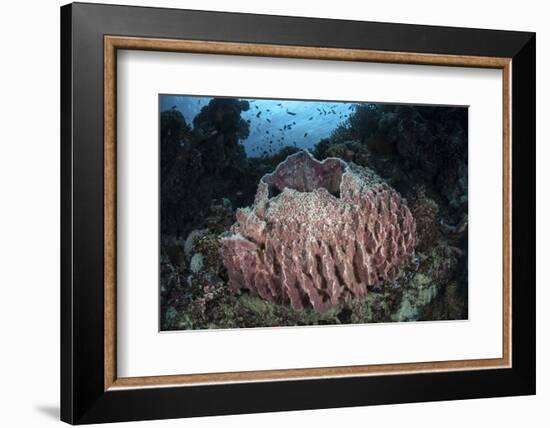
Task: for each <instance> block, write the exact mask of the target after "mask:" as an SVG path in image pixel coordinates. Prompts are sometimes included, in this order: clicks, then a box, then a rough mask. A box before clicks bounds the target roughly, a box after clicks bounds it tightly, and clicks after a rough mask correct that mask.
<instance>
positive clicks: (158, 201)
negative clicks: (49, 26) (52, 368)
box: [61, 3, 535, 424]
mask: <svg viewBox="0 0 550 428" xmlns="http://www.w3.org/2000/svg"><path fill="white" fill-rule="evenodd" d="M61 83H62V84H61V105H62V111H61V129H62V138H61V157H62V159H61V168H62V170H61V194H62V206H61V214H62V218H61V222H62V234H61V247H62V264H61V273H62V281H61V418H62V420H64V421H66V422H69V423H71V424H85V423H98V422H116V421H129V420H144V419H162V418H178V417H190V416H201V415H222V414H232V413H233V414H235V413H249V412H269V411H282V410H297V409H314V408H327V407H343V406H362V405H372V404H388V403H405V402H418V401H435V400H452V399H465V398H478V397H479V398H480V397H496V396H510V395H527V394H534V393H535V257H534V255H535V35H534V34H533V33H526V32H511V31H496V30H481V29H465V28H447V27H434V26H429V27H428V26H418V25H406V24H390V23H371V22H355V21H338V20H327V19H313V18H294V17H282V16H266V15H248V14H233V13H220V12H205V11H191V10H175V9H155V8H140V7H127V6H108V5H92V4H78V3H76V4H70V5H67V6H64V7H62V8H61Z"/></svg>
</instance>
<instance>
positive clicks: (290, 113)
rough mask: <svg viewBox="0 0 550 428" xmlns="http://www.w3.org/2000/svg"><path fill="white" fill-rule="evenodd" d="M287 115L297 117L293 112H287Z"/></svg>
mask: <svg viewBox="0 0 550 428" xmlns="http://www.w3.org/2000/svg"><path fill="white" fill-rule="evenodd" d="M286 113H287V114H289V115H291V116H296V113H293V112H291V111H288V110H287V111H286Z"/></svg>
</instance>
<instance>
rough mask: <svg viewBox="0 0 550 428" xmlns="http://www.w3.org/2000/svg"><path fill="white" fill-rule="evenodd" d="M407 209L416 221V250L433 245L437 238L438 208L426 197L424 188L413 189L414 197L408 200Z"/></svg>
mask: <svg viewBox="0 0 550 428" xmlns="http://www.w3.org/2000/svg"><path fill="white" fill-rule="evenodd" d="M409 208H410V210H411V213H412V215H413V217H414V219H415V220H416V234H417V248H418V249H420V250H423V249H426V248H428V247H430V246H431V245H433V244H434V243H435V242H436V240H437V238H438V236H439V228H438V222H437V214H438V212H439V207H438V206H437V203H436V202H435V201H434V200H433V199H431V198H429V197H428V196H427V195H426V189H425V188H424V186H419V187H418V188H417V189H415V194H414V196H413V197H412V198H410V199H409Z"/></svg>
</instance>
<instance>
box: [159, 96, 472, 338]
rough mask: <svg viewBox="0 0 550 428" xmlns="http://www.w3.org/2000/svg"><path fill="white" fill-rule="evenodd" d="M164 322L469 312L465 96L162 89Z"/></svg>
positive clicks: (196, 324)
mask: <svg viewBox="0 0 550 428" xmlns="http://www.w3.org/2000/svg"><path fill="white" fill-rule="evenodd" d="M159 120H160V123H159V127H160V130H159V134H160V223H161V224H160V257H159V260H160V266H159V269H160V275H159V277H160V286H159V293H160V295H159V299H160V330H161V331H168V330H197V329H228V328H252V327H283V326H309V325H329V324H362V323H380V322H384V323H388V322H405V321H440V320H464V319H467V318H468V108H467V107H463V106H431V105H412V104H385V103H372V102H342V101H321V100H286V99H259V98H258V99H255V98H231V97H212V96H195V95H160V96H159Z"/></svg>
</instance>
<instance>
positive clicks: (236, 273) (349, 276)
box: [220, 152, 416, 312]
mask: <svg viewBox="0 0 550 428" xmlns="http://www.w3.org/2000/svg"><path fill="white" fill-rule="evenodd" d="M236 216H237V222H236V223H235V224H234V225H233V226H232V227H231V229H230V232H229V235H228V236H225V237H223V239H222V243H221V248H220V251H221V255H222V259H223V263H224V265H225V266H226V268H227V271H228V275H229V286H230V287H231V288H232V289H233V290H239V289H241V288H246V289H249V290H251V291H252V292H254V293H256V294H258V295H259V296H260V297H262V298H264V299H266V300H269V301H271V302H274V303H278V304H290V305H292V307H293V308H295V309H313V310H315V311H318V312H324V311H326V310H328V309H329V308H331V307H333V306H335V305H337V304H338V303H339V302H340V301H341V300H344V301H349V299H350V298H351V297H356V296H362V295H365V294H366V292H367V285H373V284H377V283H379V282H381V281H385V280H391V279H393V278H395V277H396V276H397V275H398V274H399V271H400V268H401V267H402V266H404V264H405V263H407V261H408V260H409V259H410V258H411V257H412V256H413V255H414V248H415V244H416V223H415V220H414V218H413V216H412V215H411V212H410V210H409V208H408V207H407V204H406V201H405V199H403V198H401V196H400V195H399V194H398V193H397V192H396V191H395V190H394V189H392V188H391V187H390V186H389V185H387V184H386V183H385V182H384V181H383V180H382V179H381V178H380V177H378V176H377V175H376V174H375V173H374V172H373V171H371V170H370V169H368V168H362V167H358V166H357V165H355V164H351V163H350V164H347V163H346V162H344V161H342V160H341V159H338V158H328V159H325V160H324V161H323V162H319V161H317V160H316V159H315V158H313V157H312V156H311V155H310V154H309V153H308V152H299V153H296V154H294V155H291V156H289V157H288V158H287V159H286V160H285V161H284V162H282V163H281V164H279V166H278V167H277V168H276V169H275V171H274V172H273V173H271V174H266V175H264V176H263V177H262V178H261V180H260V182H259V185H258V189H257V193H256V198H255V201H254V205H253V206H251V207H248V208H242V209H239V210H237V214H236Z"/></svg>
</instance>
